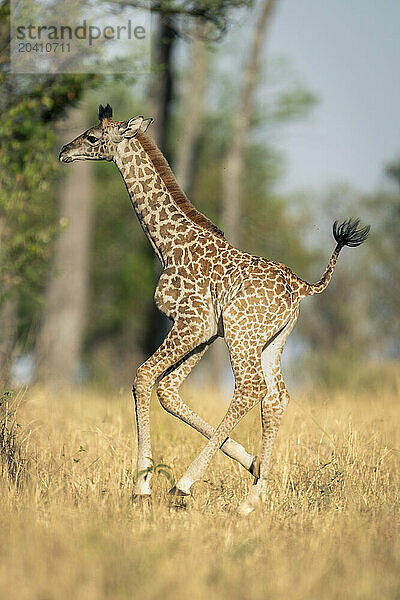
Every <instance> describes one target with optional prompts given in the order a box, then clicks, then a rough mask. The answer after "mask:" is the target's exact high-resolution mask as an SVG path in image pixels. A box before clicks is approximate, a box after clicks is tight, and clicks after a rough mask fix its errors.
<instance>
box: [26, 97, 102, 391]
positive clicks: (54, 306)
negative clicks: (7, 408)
mask: <svg viewBox="0 0 400 600" xmlns="http://www.w3.org/2000/svg"><path fill="white" fill-rule="evenodd" d="M86 127H87V117H86V114H85V111H84V110H83V109H77V108H76V109H73V110H72V111H71V112H70V114H69V116H68V119H67V120H66V121H64V122H63V130H64V133H63V140H62V143H64V142H66V141H70V140H71V139H72V138H74V137H75V136H76V135H79V134H80V133H81V132H82V131H84V130H85V129H86ZM58 193H59V211H60V220H61V221H64V222H65V224H66V227H65V228H64V230H63V231H62V232H61V233H60V234H59V236H58V238H57V241H56V243H55V245H54V260H53V265H52V269H51V277H50V279H49V282H48V286H47V290H46V295H45V303H44V310H43V317H42V324H41V328H40V332H39V335H38V342H37V346H36V361H37V366H38V372H37V378H38V379H39V381H41V382H42V383H45V384H46V385H48V386H50V387H51V386H57V388H59V387H60V386H61V387H68V386H71V385H72V384H73V383H74V381H76V377H77V368H78V365H79V361H80V357H81V349H82V343H83V334H84V330H85V324H86V312H87V296H88V290H87V287H88V264H89V251H90V250H91V229H92V226H91V225H92V212H93V210H92V205H93V199H92V196H93V181H92V165H91V164H90V163H89V162H82V163H78V164H76V165H74V167H73V168H72V169H69V170H68V173H67V174H66V176H65V177H64V178H63V179H62V180H61V182H60V184H59V191H58Z"/></svg>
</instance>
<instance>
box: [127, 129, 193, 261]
mask: <svg viewBox="0 0 400 600" xmlns="http://www.w3.org/2000/svg"><path fill="white" fill-rule="evenodd" d="M115 163H116V165H117V167H118V169H119V171H120V173H121V175H122V177H123V179H124V182H125V185H126V188H127V190H128V193H129V196H130V198H131V202H132V205H133V208H134V209H135V212H136V214H137V216H138V219H139V222H140V225H141V227H142V229H143V231H144V232H145V234H146V236H147V238H148V239H149V241H150V243H151V245H152V247H153V249H154V251H155V252H156V254H157V256H158V258H159V259H160V261H161V264H162V265H163V266H165V264H166V260H167V255H168V253H169V252H170V251H171V248H172V246H173V245H174V241H175V240H176V234H177V228H178V226H179V225H181V226H182V225H183V222H184V220H185V215H184V213H183V212H182V211H181V210H180V209H179V208H178V207H177V206H176V204H175V202H174V200H173V197H172V195H171V193H170V192H169V191H168V189H167V186H166V185H165V183H164V182H163V180H162V178H161V177H160V175H159V174H158V172H157V170H156V168H155V166H154V164H153V163H152V161H151V159H150V157H149V156H148V154H147V153H146V152H145V151H144V149H143V148H142V147H141V146H140V144H139V143H138V142H137V141H136V140H134V138H133V139H131V140H126V142H124V143H123V144H121V148H120V151H119V153H118V155H117V156H116V157H115Z"/></svg>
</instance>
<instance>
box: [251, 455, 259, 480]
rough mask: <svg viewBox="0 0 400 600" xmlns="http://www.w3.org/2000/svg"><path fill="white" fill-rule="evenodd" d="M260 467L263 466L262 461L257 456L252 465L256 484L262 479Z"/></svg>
mask: <svg viewBox="0 0 400 600" xmlns="http://www.w3.org/2000/svg"><path fill="white" fill-rule="evenodd" d="M260 465H261V461H260V459H259V458H258V456H255V457H254V458H253V462H252V463H251V465H250V469H249V471H250V473H251V474H252V475H253V477H254V480H255V481H254V483H257V481H258V480H259V479H260Z"/></svg>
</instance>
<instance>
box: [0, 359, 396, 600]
mask: <svg viewBox="0 0 400 600" xmlns="http://www.w3.org/2000/svg"><path fill="white" fill-rule="evenodd" d="M389 379H390V381H389V382H386V383H385V377H381V378H378V379H377V380H376V382H375V384H371V385H370V386H365V387H364V391H347V392H338V391H336V392H329V391H327V390H320V389H319V390H316V389H314V390H313V392H312V393H307V394H306V393H303V394H299V393H292V402H291V403H290V405H289V408H288V411H287V414H286V416H285V418H284V422H283V425H282V427H281V430H280V432H279V435H278V440H277V444H276V447H275V452H274V455H273V461H272V466H271V472H270V488H269V489H270V491H269V495H268V499H267V503H266V505H265V506H262V507H261V508H260V509H259V510H258V511H256V512H255V513H253V514H251V515H250V516H248V517H247V518H240V517H238V516H237V515H236V513H235V508H236V507H237V505H238V504H239V502H240V501H241V500H242V498H243V497H244V495H245V493H246V490H247V489H248V488H249V486H250V485H251V478H250V476H249V475H248V474H247V473H246V472H245V471H244V470H243V469H242V468H240V467H239V466H237V465H236V464H235V463H234V462H233V461H231V460H230V459H228V458H226V457H225V456H224V455H223V454H222V453H219V454H218V456H217V457H216V458H215V459H214V461H213V463H212V465H211V467H210V469H209V471H208V472H207V475H206V481H204V482H201V483H198V484H197V485H196V486H194V488H193V496H194V497H193V498H192V499H191V500H190V501H189V503H188V507H187V509H186V510H178V511H177V510H172V509H170V508H169V507H168V499H167V495H166V493H167V491H168V488H169V485H170V483H169V481H168V480H167V477H166V476H165V474H163V473H160V474H159V475H157V476H155V477H154V480H153V481H154V485H153V487H154V492H155V494H154V499H153V504H152V507H151V508H149V507H147V508H146V507H139V506H137V505H135V504H132V502H131V494H132V478H133V475H134V464H135V463H134V459H135V439H136V436H135V431H134V426H133V418H132V411H131V398H130V395H129V394H128V393H126V392H122V393H119V394H114V395H106V394H104V393H103V394H100V393H96V392H93V391H91V392H90V391H86V392H82V393H73V394H71V395H66V396H65V397H52V396H51V395H49V394H48V393H45V392H41V391H36V392H35V391H33V392H31V391H29V392H25V393H20V394H19V395H18V396H17V397H14V399H7V398H6V397H5V398H3V404H2V407H1V410H2V411H3V413H2V417H3V420H2V425H1V438H2V439H1V441H2V461H3V478H2V480H1V483H0V496H1V498H0V501H1V512H0V598H1V600H3V599H6V598H7V599H9V598H10V599H12V600H14V599H15V600H28V599H29V600H32V599H34V600H36V599H37V600H53V599H54V600H55V599H57V600H67V599H68V600H71V599H73V600H103V599H104V600H105V599H107V600H108V599H110V600H125V599H143V600H147V599H149V600H150V599H151V600H153V599H154V600H156V599H169V598H174V599H177V598H178V599H179V598H191V599H195V600H196V599H203V598H207V600H221V599H225V598H227V599H228V598H229V599H231V600H236V599H237V600H242V599H245V600H250V599H251V600H253V599H254V600H255V599H257V600H258V599H260V600H261V599H262V600H264V599H285V600H288V599H290V600H296V599H307V600H308V599H314V598H315V599H316V598H318V599H321V598H335V599H336V598H340V599H342V598H349V599H350V598H351V599H366V598H377V599H386V598H393V599H395V598H400V536H399V508H400V491H399V490H400V488H399V483H400V472H399V458H400V454H399V449H400V430H399V391H400V378H399V377H398V376H397V375H396V369H393V372H390V378H389ZM184 397H185V399H186V400H187V401H188V402H189V403H190V404H192V405H193V406H194V407H196V408H197V409H198V410H199V412H201V414H203V415H207V416H208V418H209V420H210V421H212V422H214V423H216V422H218V420H219V419H220V418H221V416H222V414H223V412H224V409H225V407H226V403H224V402H222V401H221V399H220V398H218V397H216V396H215V394H213V393H212V392H210V390H206V389H203V390H200V389H193V388H190V387H186V388H185V389H184ZM8 400H9V401H8ZM7 413H8V416H7V417H6V416H5V415H6V414H7ZM10 435H14V436H15V437H14V442H15V444H16V445H15V446H14V449H13V448H12V442H13V440H12V439H10ZM233 437H235V438H236V439H238V440H239V441H241V442H242V443H244V444H245V446H246V447H247V448H248V449H249V450H250V449H251V450H255V449H257V448H258V444H259V437H260V425H259V414H258V410H257V409H255V410H253V412H252V413H251V414H250V415H249V416H248V417H247V418H246V419H244V420H243V422H242V423H241V424H240V425H239V426H238V428H237V430H236V431H235V435H234V436H233ZM153 440H154V458H155V459H156V462H158V463H167V464H168V465H170V466H171V469H172V473H173V476H174V477H177V476H179V475H180V474H182V472H183V470H184V468H185V466H187V465H188V464H189V462H190V461H191V460H192V458H193V457H194V456H195V454H196V452H197V451H198V450H199V449H200V448H201V447H202V444H203V443H204V441H203V439H202V438H201V437H200V436H199V434H197V433H196V432H193V431H192V430H191V429H190V428H189V427H188V426H186V425H184V424H182V423H180V422H178V421H177V420H176V419H174V418H173V417H171V416H170V415H167V414H166V413H165V412H164V411H162V409H161V408H160V407H159V406H158V403H157V402H156V401H154V402H153ZM13 452H14V454H13V455H12V453H13ZM10 453H11V454H10ZM166 472H167V473H168V472H169V471H168V469H166ZM13 479H14V482H13ZM15 481H16V483H15Z"/></svg>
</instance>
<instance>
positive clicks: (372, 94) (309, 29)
mask: <svg viewBox="0 0 400 600" xmlns="http://www.w3.org/2000/svg"><path fill="white" fill-rule="evenodd" d="M399 24H400V0H279V2H278V6H277V9H276V13H275V16H274V21H273V23H272V24H271V28H270V30H269V34H268V40H267V43H266V45H265V49H264V51H265V60H266V61H267V60H269V59H271V58H273V57H279V56H284V57H287V58H288V59H289V61H290V64H291V66H292V68H293V70H294V71H295V72H296V73H297V75H298V77H299V79H300V80H301V81H302V82H303V83H304V84H305V85H306V86H307V88H308V89H310V90H311V91H313V92H314V93H315V94H316V95H317V97H318V100H319V102H318V104H317V105H316V107H314V108H313V109H312V112H311V115H310V116H309V117H307V118H306V119H303V120H302V121H301V122H299V123H293V124H291V125H289V126H286V127H285V128H284V130H283V131H282V135H280V136H279V140H277V141H276V142H275V143H276V144H277V145H278V147H279V149H281V150H282V151H283V153H284V154H285V156H286V157H287V172H286V176H285V179H284V180H283V181H282V184H281V186H282V187H284V189H285V190H286V191H292V190H298V189H310V188H311V189H314V190H324V189H326V188H327V187H328V186H329V184H331V183H337V182H339V181H340V182H347V183H349V184H350V185H352V186H354V187H355V188H357V189H360V190H362V191H370V190H373V189H376V188H377V187H379V186H381V185H383V184H384V182H385V177H384V165H385V164H386V163H387V162H390V161H391V160H393V159H394V158H395V157H396V156H398V157H400V77H399V75H400V34H399Z"/></svg>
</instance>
